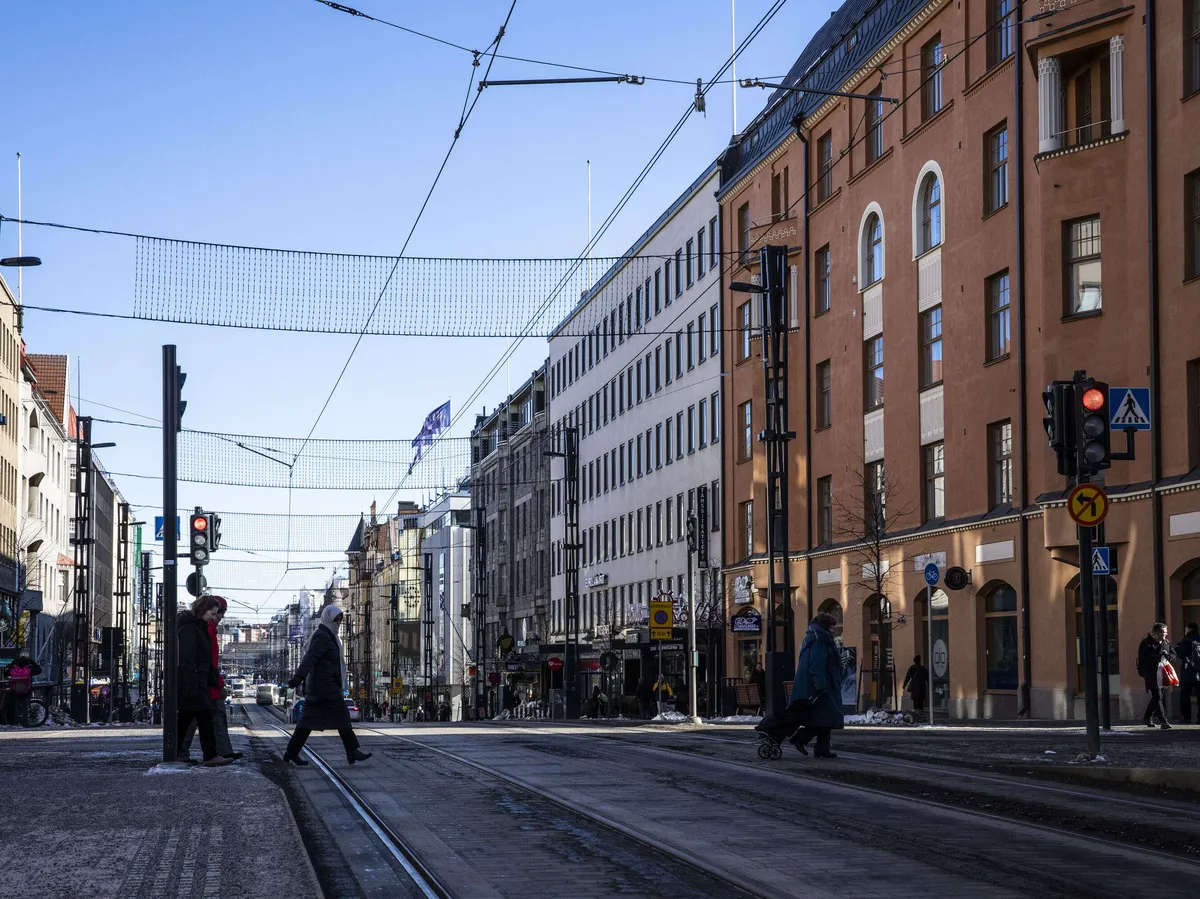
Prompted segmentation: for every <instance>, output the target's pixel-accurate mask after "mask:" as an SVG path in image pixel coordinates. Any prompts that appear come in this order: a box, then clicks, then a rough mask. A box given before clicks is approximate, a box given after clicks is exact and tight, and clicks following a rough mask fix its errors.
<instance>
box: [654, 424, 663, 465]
mask: <svg viewBox="0 0 1200 899" xmlns="http://www.w3.org/2000/svg"><path fill="white" fill-rule="evenodd" d="M662 431H663V428H662V422H659V423H658V424H656V425H655V426H654V467H655V468H662V466H663V432H662Z"/></svg>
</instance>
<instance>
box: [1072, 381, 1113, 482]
mask: <svg viewBox="0 0 1200 899" xmlns="http://www.w3.org/2000/svg"><path fill="white" fill-rule="evenodd" d="M1075 397H1076V400H1077V402H1078V408H1077V409H1076V420H1077V421H1078V428H1079V433H1078V437H1077V443H1078V454H1079V456H1078V462H1077V464H1078V470H1079V474H1080V475H1081V476H1082V477H1087V478H1090V477H1092V476H1093V475H1097V474H1099V473H1100V472H1101V471H1103V470H1104V469H1106V468H1111V467H1112V445H1111V437H1110V432H1109V428H1108V422H1109V416H1108V385H1107V384H1105V383H1104V382H1103V381H1097V380H1096V379H1095V378H1084V379H1082V380H1080V381H1078V382H1077V383H1076V384H1075Z"/></svg>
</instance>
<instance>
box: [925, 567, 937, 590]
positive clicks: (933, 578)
mask: <svg viewBox="0 0 1200 899" xmlns="http://www.w3.org/2000/svg"><path fill="white" fill-rule="evenodd" d="M937 582H938V567H937V562H930V563H929V564H928V565H926V566H925V583H927V584H928V585H929V586H930V587H936V586H937Z"/></svg>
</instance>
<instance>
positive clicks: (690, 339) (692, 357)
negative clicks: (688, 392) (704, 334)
mask: <svg viewBox="0 0 1200 899" xmlns="http://www.w3.org/2000/svg"><path fill="white" fill-rule="evenodd" d="M695 348H696V326H695V325H694V324H693V323H692V322H688V323H687V368H688V371H691V370H692V369H693V368H695V367H696V353H695Z"/></svg>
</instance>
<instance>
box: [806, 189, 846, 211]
mask: <svg viewBox="0 0 1200 899" xmlns="http://www.w3.org/2000/svg"><path fill="white" fill-rule="evenodd" d="M841 194H842V189H841V188H840V187H839V188H838V189H837V190H835V191H834V192H833V193H831V194H830V195H829V196H827V197H826V198H825V199H824V200H821V202H819V203H818V204H817V205H816V206H814V207H813V208H812V209H810V210H808V214H809V217H812V215H813V214H815V213H816V212H817V210H819V209H824V208H825V207H826V206H828V205H829V204H830V203H832V202H833V201H834V200H836V199H837V198H838V197H839V196H841Z"/></svg>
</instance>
